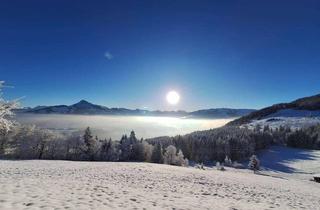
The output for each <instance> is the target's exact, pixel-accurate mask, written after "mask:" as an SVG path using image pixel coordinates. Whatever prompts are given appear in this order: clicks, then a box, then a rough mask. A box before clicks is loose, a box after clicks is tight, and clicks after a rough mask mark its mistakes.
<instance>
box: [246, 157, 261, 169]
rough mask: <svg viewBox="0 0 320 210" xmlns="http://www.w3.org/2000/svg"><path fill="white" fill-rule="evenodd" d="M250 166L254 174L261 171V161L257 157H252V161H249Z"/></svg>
mask: <svg viewBox="0 0 320 210" xmlns="http://www.w3.org/2000/svg"><path fill="white" fill-rule="evenodd" d="M248 166H249V168H250V169H251V170H253V171H254V172H256V171H257V170H259V169H260V161H259V159H258V158H257V156H256V155H252V156H251V157H250V161H249V165H248Z"/></svg>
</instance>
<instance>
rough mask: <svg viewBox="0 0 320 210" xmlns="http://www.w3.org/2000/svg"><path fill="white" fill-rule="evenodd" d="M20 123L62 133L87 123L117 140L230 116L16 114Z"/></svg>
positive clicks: (214, 123) (215, 123)
mask: <svg viewBox="0 0 320 210" xmlns="http://www.w3.org/2000/svg"><path fill="white" fill-rule="evenodd" d="M14 118H15V120H16V121H17V122H19V123H21V124H29V125H36V126H38V127H40V128H47V129H50V130H57V131H60V132H65V133H72V132H78V131H79V130H80V131H82V130H84V129H85V128H86V127H87V126H89V127H90V128H91V129H92V131H93V133H94V135H98V136H99V137H100V138H112V139H114V140H119V139H120V138H121V136H122V135H123V134H129V133H130V131H132V130H134V131H135V133H136V135H137V137H139V138H151V137H157V136H175V135H178V134H181V135H183V134H187V133H190V132H193V131H198V130H207V129H211V128H217V127H220V126H223V125H225V124H226V123H228V122H229V121H231V120H232V119H184V118H175V117H150V116H105V115H98V116H97V115H56V114H17V115H16V116H15V117H14Z"/></svg>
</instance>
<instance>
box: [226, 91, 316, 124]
mask: <svg viewBox="0 0 320 210" xmlns="http://www.w3.org/2000/svg"><path fill="white" fill-rule="evenodd" d="M277 113H278V114H277ZM319 114H320V94H318V95H314V96H310V97H305V98H300V99H297V100H295V101H293V102H290V103H281V104H275V105H273V106H270V107H266V108H263V109H261V110H258V111H255V112H252V113H250V114H248V115H245V116H243V117H241V118H239V119H236V120H234V121H231V122H229V123H228V124H227V125H231V126H234V125H242V124H246V123H250V122H251V121H252V120H260V119H262V118H267V117H269V116H276V115H277V116H281V115H283V116H286V117H288V116H291V117H294V116H300V117H313V116H318V115H319Z"/></svg>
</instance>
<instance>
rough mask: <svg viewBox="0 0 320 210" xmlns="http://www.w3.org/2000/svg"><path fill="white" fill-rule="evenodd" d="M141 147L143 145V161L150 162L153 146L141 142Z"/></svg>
mask: <svg viewBox="0 0 320 210" xmlns="http://www.w3.org/2000/svg"><path fill="white" fill-rule="evenodd" d="M142 145H143V152H144V154H143V156H144V157H143V159H144V161H146V162H151V161H152V152H153V146H152V145H151V144H149V143H148V142H146V141H143V143H142Z"/></svg>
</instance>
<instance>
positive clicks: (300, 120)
mask: <svg viewBox="0 0 320 210" xmlns="http://www.w3.org/2000/svg"><path fill="white" fill-rule="evenodd" d="M317 124H320V117H268V118H264V119H261V120H253V121H252V122H251V123H248V124H246V125H247V126H248V127H249V128H254V127H255V126H256V125H260V126H261V127H264V126H266V125H268V126H269V127H270V128H273V129H274V128H279V127H280V126H287V127H290V128H292V129H299V128H307V127H310V126H313V125H317Z"/></svg>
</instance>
